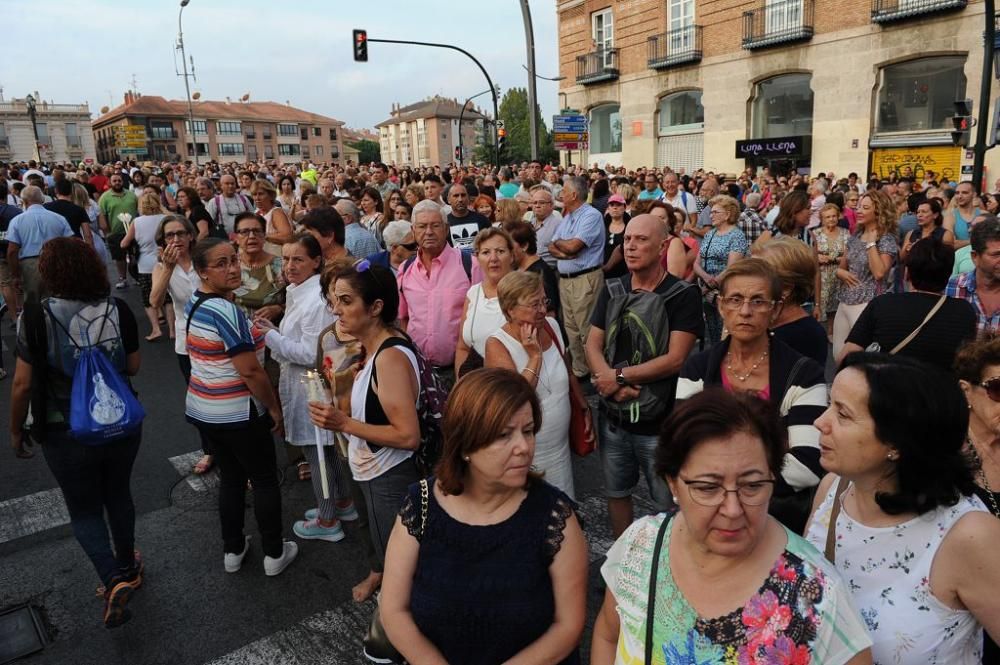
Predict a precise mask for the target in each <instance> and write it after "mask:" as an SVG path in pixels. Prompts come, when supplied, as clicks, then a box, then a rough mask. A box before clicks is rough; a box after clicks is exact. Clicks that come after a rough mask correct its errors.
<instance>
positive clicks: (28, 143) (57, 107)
mask: <svg viewBox="0 0 1000 665" xmlns="http://www.w3.org/2000/svg"><path fill="white" fill-rule="evenodd" d="M32 97H33V98H34V100H35V127H34V128H32V126H31V115H30V113H29V112H28V101H27V97H24V98H14V99H11V100H10V101H0V162H7V161H24V162H26V161H28V160H31V159H41V160H42V161H45V162H74V163H78V162H81V161H85V160H91V161H93V159H94V157H95V156H96V150H95V147H94V133H93V132H92V131H91V128H90V108H89V107H88V106H87V104H56V103H54V102H51V101H46V100H43V99H40V98H39V95H38V93H37V92H35V93H34V95H32ZM35 132H37V135H38V143H37V145H36V143H35Z"/></svg>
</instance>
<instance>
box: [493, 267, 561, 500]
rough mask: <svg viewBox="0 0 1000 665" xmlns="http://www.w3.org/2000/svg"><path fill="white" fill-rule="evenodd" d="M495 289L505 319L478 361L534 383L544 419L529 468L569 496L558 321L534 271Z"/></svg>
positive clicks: (517, 275) (512, 276)
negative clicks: (550, 310)
mask: <svg viewBox="0 0 1000 665" xmlns="http://www.w3.org/2000/svg"><path fill="white" fill-rule="evenodd" d="M497 294H498V298H499V300H500V310H501V311H502V312H503V315H504V317H505V318H506V319H507V323H505V324H504V325H503V327H501V328H500V330H498V331H496V332H495V333H493V334H492V335H490V337H489V339H488V340H487V341H486V358H485V360H484V363H483V364H484V366H486V367H503V368H505V369H510V370H514V371H515V372H517V373H518V374H520V375H521V376H523V377H524V378H525V379H526V380H527V381H528V383H530V384H531V387H532V388H534V389H535V393H536V394H537V395H538V401H539V404H540V405H541V409H542V416H543V421H542V427H541V429H539V430H538V432H537V433H536V435H535V460H534V464H533V468H534V469H535V470H536V471H538V472H540V473H542V474H543V476H544V477H545V480H546V481H547V482H548V483H550V484H552V485H554V486H556V487H558V488H559V489H560V490H562V491H563V492H565V493H566V494H567V495H568V496H569V497H570V498H574V491H573V466H572V464H571V461H570V460H571V457H570V450H569V418H570V405H569V400H567V399H566V396H567V395H568V394H569V373H568V370H567V369H566V362H565V360H564V358H563V354H564V353H565V351H564V349H563V348H562V332H561V331H560V329H559V324H558V323H557V322H556V320H555V319H551V318H548V317H547V316H546V310H547V309H548V299H547V298H546V297H545V291H544V290H543V289H542V280H541V278H540V277H539V276H538V275H537V274H535V273H530V272H512V273H510V274H509V275H507V276H506V277H504V278H503V279H501V280H500V284H499V285H498V288H497Z"/></svg>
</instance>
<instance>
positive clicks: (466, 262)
mask: <svg viewBox="0 0 1000 665" xmlns="http://www.w3.org/2000/svg"><path fill="white" fill-rule="evenodd" d="M459 251H460V252H462V269H463V270H465V276H466V277H468V278H469V283H470V284H471V283H472V252H467V251H465V250H464V249H462V250H459ZM416 260H417V255H416V254H414V255H413V256H411V257H410V258H408V259H406V262H405V263H404V264H403V269H402V270H400V271H399V274H400V275H402V274H403V273H404V272H406V271H407V270H409V269H410V266H412V265H413V262H414V261H416ZM396 279H397V280H398V279H399V278H398V277H397V278H396Z"/></svg>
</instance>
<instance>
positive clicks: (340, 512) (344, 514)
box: [305, 501, 358, 522]
mask: <svg viewBox="0 0 1000 665" xmlns="http://www.w3.org/2000/svg"><path fill="white" fill-rule="evenodd" d="M317 517H319V508H310V509H309V510H307V511H306V512H305V518H306V519H307V520H314V519H316V518H317ZM337 519H338V520H343V521H345V522H353V521H355V520H356V519H358V509H357V508H355V507H354V502H353V501H352V502H351V503H349V504H347V505H346V506H345V507H343V508H341V507H340V506H337Z"/></svg>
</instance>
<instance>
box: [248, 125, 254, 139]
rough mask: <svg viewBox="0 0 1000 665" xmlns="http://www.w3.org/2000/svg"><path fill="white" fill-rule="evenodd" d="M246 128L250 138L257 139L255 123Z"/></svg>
mask: <svg viewBox="0 0 1000 665" xmlns="http://www.w3.org/2000/svg"><path fill="white" fill-rule="evenodd" d="M246 130H247V138H248V139H255V138H257V128H256V127H254V126H253V125H247V126H246Z"/></svg>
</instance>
